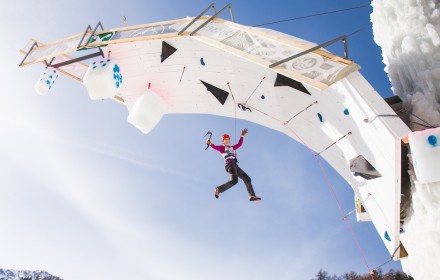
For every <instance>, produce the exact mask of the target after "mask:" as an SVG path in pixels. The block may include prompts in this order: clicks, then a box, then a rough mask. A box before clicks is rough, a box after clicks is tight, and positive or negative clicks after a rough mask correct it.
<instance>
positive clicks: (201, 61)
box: [200, 57, 205, 66]
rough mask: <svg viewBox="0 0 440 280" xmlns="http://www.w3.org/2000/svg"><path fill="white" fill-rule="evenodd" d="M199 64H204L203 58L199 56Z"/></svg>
mask: <svg viewBox="0 0 440 280" xmlns="http://www.w3.org/2000/svg"><path fill="white" fill-rule="evenodd" d="M200 64H202V65H203V66H205V61H204V60H203V57H202V58H200Z"/></svg>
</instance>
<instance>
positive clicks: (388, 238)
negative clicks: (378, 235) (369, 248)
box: [383, 231, 391, 241]
mask: <svg viewBox="0 0 440 280" xmlns="http://www.w3.org/2000/svg"><path fill="white" fill-rule="evenodd" d="M383 237H385V239H386V240H388V241H391V238H390V236H389V235H388V232H387V231H385V234H384V235H383Z"/></svg>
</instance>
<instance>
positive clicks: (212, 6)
mask: <svg viewBox="0 0 440 280" xmlns="http://www.w3.org/2000/svg"><path fill="white" fill-rule="evenodd" d="M211 8H212V9H213V10H214V13H217V9H216V8H215V5H214V3H212V4H211V5H209V7H208V8H206V9H205V10H204V11H203V12H201V13H200V14H199V15H198V16H196V17H195V18H194V19H193V20H192V21H191V22H190V23H188V24H187V25H186V26H185V27H184V28H183V29H182V30H180V31H179V33H177V35H180V34H182V33H183V32H185V30H187V29H188V28H189V27H190V26H191V25H193V24H194V22H196V21H197V20H198V19H199V18H201V17H202V16H203V15H204V14H205V13H206V12H207V11H208V10H209V9H211Z"/></svg>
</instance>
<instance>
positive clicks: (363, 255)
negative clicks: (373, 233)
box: [246, 105, 374, 280]
mask: <svg viewBox="0 0 440 280" xmlns="http://www.w3.org/2000/svg"><path fill="white" fill-rule="evenodd" d="M246 106H248V107H250V108H252V109H253V110H255V111H257V112H259V113H261V114H263V115H265V116H268V117H270V118H272V119H273V120H275V121H278V122H280V123H282V124H284V125H285V126H286V127H287V129H288V130H289V131H290V132H291V133H292V134H293V135H294V136H295V137H296V138H297V139H298V140H299V141H300V142H301V144H303V145H304V146H305V147H306V148H307V149H308V150H309V152H310V153H311V154H312V155H313V156H314V157H315V159H316V162H317V164H318V165H319V167H320V169H321V172H322V174H323V176H324V178H325V180H326V182H327V185H328V186H329V188H330V191H331V193H332V195H333V198H334V199H335V201H336V204H337V205H338V208H339V211H340V212H341V213H342V217H344V216H345V213H344V211H343V209H342V205H341V202H340V201H339V199H338V196H337V195H336V192H335V190H334V187H333V184H332V183H331V182H330V180H329V178H328V176H327V172H326V171H325V169H324V167H323V166H322V163H321V160H320V156H319V155H316V154H315V152H314V151H313V150H312V149H311V148H310V147H309V146H308V145H307V144H306V143H305V142H304V141H303V140H302V139H301V137H299V135H298V134H296V133H295V131H294V130H293V129H292V128H290V127H289V126H288V122H285V121H282V120H280V119H277V118H275V117H273V116H271V115H269V114H267V113H265V112H263V111H260V110H258V109H256V108H254V107H251V106H249V105H246ZM343 220H344V221H345V223H346V225H347V227H348V229H349V231H350V233H351V236H352V238H353V240H354V242H355V243H356V245H357V247H358V249H359V253H360V255H361V257H362V260H363V262H364V264H365V267H366V268H367V269H368V272H369V273H370V272H371V269H370V267H369V265H368V262H367V259H366V257H365V254H364V251H363V249H362V246H361V245H360V243H359V241H358V239H357V237H356V234H355V232H354V230H353V227H352V226H351V223H350V221H349V220H348V219H343ZM371 279H372V280H374V276H373V275H371Z"/></svg>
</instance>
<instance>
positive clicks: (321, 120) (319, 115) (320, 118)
mask: <svg viewBox="0 0 440 280" xmlns="http://www.w3.org/2000/svg"><path fill="white" fill-rule="evenodd" d="M318 118H319V121H320V122H323V121H324V119H323V118H322V115H321V114H320V113H318Z"/></svg>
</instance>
